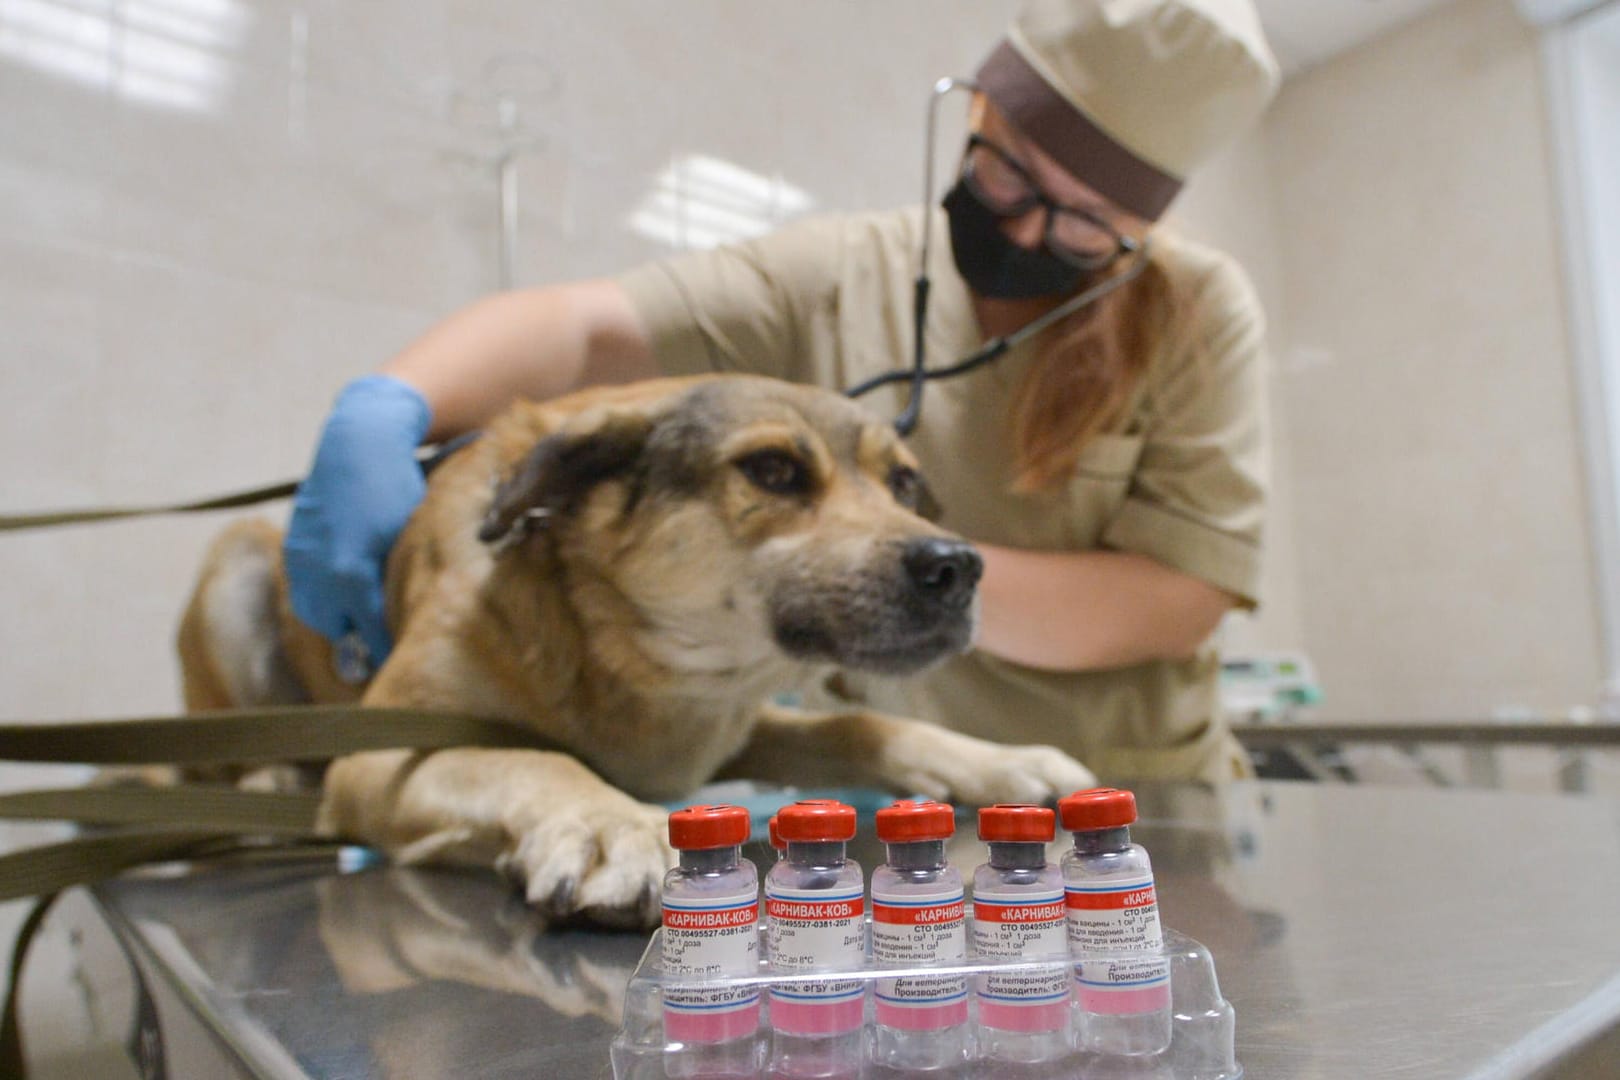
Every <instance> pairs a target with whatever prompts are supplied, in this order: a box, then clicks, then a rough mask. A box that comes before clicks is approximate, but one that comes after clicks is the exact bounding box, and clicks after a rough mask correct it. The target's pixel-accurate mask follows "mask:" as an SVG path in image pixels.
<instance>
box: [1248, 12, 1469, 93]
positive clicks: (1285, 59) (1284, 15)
mask: <svg viewBox="0 0 1620 1080" xmlns="http://www.w3.org/2000/svg"><path fill="white" fill-rule="evenodd" d="M1254 2H1255V7H1256V8H1258V9H1259V11H1260V21H1261V23H1263V24H1264V26H1265V28H1266V36H1267V38H1269V39H1270V41H1271V48H1272V50H1273V51H1274V52H1275V53H1276V54H1277V59H1278V61H1279V62H1280V63H1281V64H1282V68H1283V73H1284V74H1285V75H1292V74H1294V73H1296V72H1299V71H1301V70H1303V69H1305V68H1308V67H1311V66H1313V65H1315V64H1319V63H1321V62H1322V61H1323V60H1326V59H1327V58H1328V57H1330V56H1333V55H1334V54H1336V53H1340V52H1343V51H1345V50H1346V49H1350V48H1354V47H1355V46H1357V45H1359V44H1361V43H1362V42H1364V41H1368V40H1370V39H1372V38H1374V37H1377V36H1378V35H1379V34H1382V33H1385V32H1387V31H1389V30H1392V29H1394V28H1395V27H1397V26H1399V25H1400V24H1402V23H1404V22H1406V21H1408V20H1410V19H1413V18H1415V17H1417V16H1418V15H1421V14H1423V13H1424V12H1426V11H1428V10H1430V9H1432V8H1437V7H1440V6H1441V5H1442V4H1445V3H1449V2H1450V0H1254Z"/></svg>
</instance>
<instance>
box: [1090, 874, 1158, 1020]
mask: <svg viewBox="0 0 1620 1080" xmlns="http://www.w3.org/2000/svg"><path fill="white" fill-rule="evenodd" d="M1064 896H1065V903H1066V904H1067V906H1068V911H1069V946H1070V948H1071V949H1072V950H1073V951H1074V952H1075V953H1077V954H1081V955H1082V956H1083V955H1084V954H1086V953H1130V952H1144V951H1152V952H1155V953H1157V952H1158V950H1159V949H1161V948H1162V947H1163V945H1164V935H1163V933H1162V932H1161V931H1160V929H1159V902H1158V896H1157V893H1156V892H1155V891H1154V888H1153V877H1152V875H1151V874H1143V875H1141V876H1139V877H1133V878H1125V879H1120V880H1113V881H1106V882H1095V883H1087V884H1082V885H1077V884H1072V883H1071V884H1069V885H1066V886H1065V887H1064ZM1076 978H1077V980H1078V982H1079V988H1080V1005H1081V1007H1082V1008H1084V1009H1086V1010H1087V1011H1088V1012H1101V1013H1127V1012H1146V1011H1149V1010H1151V1009H1156V1008H1160V1007H1163V1006H1164V1005H1165V1004H1167V1003H1168V1002H1169V993H1170V964H1169V961H1168V960H1166V959H1165V958H1164V957H1162V956H1157V955H1155V956H1151V957H1146V956H1144V957H1129V956H1115V957H1106V956H1105V957H1098V958H1096V959H1084V960H1082V961H1081V963H1080V965H1079V967H1078V971H1077V975H1076Z"/></svg>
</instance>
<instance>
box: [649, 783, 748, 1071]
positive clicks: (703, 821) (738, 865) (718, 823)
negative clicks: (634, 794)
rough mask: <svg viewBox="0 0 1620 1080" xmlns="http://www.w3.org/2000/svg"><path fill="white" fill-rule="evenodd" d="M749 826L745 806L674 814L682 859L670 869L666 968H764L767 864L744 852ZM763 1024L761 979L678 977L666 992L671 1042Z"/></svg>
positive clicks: (741, 1032)
mask: <svg viewBox="0 0 1620 1080" xmlns="http://www.w3.org/2000/svg"><path fill="white" fill-rule="evenodd" d="M748 833H749V827H748V811H747V810H745V809H743V808H742V807H740V806H689V807H687V808H686V809H685V810H677V811H675V812H674V813H672V814H670V815H669V842H670V845H671V846H672V847H674V848H675V849H676V850H677V851H679V852H680V862H679V864H678V865H677V866H676V867H675V869H673V870H671V871H670V872H669V873H667V874H665V875H664V892H663V924H664V933H663V954H662V955H663V968H664V973H665V974H666V976H679V975H699V976H705V977H708V976H714V977H724V976H728V975H729V976H738V975H741V976H758V975H759V871H758V870H757V869H755V867H754V864H753V863H752V862H750V861H749V860H748V859H745V858H743V855H742V843H743V841H745V840H747V839H748ZM758 1027H759V990H758V987H757V985H747V986H741V987H735V986H708V987H704V986H690V987H683V986H680V985H678V984H677V985H673V986H670V987H668V988H667V989H666V991H665V993H664V1034H665V1036H666V1038H667V1039H668V1040H669V1041H671V1042H682V1043H718V1042H725V1041H727V1040H730V1039H737V1038H741V1037H743V1036H748V1035H752V1034H753V1033H754V1032H755V1030H757V1029H758Z"/></svg>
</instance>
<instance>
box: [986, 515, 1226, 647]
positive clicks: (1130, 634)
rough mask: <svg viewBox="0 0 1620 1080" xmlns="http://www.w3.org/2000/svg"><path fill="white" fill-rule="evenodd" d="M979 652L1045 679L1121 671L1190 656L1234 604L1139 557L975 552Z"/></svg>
mask: <svg viewBox="0 0 1620 1080" xmlns="http://www.w3.org/2000/svg"><path fill="white" fill-rule="evenodd" d="M979 550H980V552H981V553H982V554H983V555H984V561H985V572H984V579H983V581H982V583H981V584H980V586H979V593H980V602H981V608H980V623H979V636H978V640H977V643H976V644H977V646H978V647H979V648H981V649H983V650H985V651H986V652H988V653H991V654H993V655H995V656H999V657H1001V658H1003V659H1006V660H1012V661H1014V662H1016V663H1020V664H1026V665H1029V666H1031V667H1038V668H1047V669H1051V670H1060V671H1071V670H1091V669H1100V668H1113V667H1124V666H1126V665H1128V664H1136V663H1141V662H1143V661H1145V660H1157V659H1167V658H1176V657H1182V656H1189V655H1191V654H1192V653H1193V652H1194V651H1196V650H1197V648H1198V646H1199V645H1200V644H1201V643H1202V642H1203V641H1204V640H1205V639H1206V638H1208V637H1209V635H1210V634H1211V633H1212V632H1214V629H1215V627H1216V625H1217V624H1218V623H1219V622H1220V619H1221V616H1222V615H1224V614H1225V613H1226V612H1227V611H1228V610H1229V609H1230V608H1231V607H1232V606H1233V604H1234V600H1233V598H1232V596H1231V595H1230V594H1228V593H1226V592H1224V591H1223V590H1221V589H1218V588H1216V587H1215V586H1213V585H1210V584H1209V583H1208V582H1205V581H1202V580H1200V579H1199V578H1194V577H1190V576H1188V575H1186V574H1183V573H1181V572H1180V571H1178V570H1172V569H1171V568H1169V567H1167V566H1165V565H1164V564H1163V563H1160V562H1157V561H1155V560H1153V559H1150V558H1148V557H1146V556H1144V555H1135V554H1130V553H1126V552H1117V551H1083V552H1048V551H1020V550H1017V549H1015V548H1004V547H995V546H992V545H985V544H981V545H979Z"/></svg>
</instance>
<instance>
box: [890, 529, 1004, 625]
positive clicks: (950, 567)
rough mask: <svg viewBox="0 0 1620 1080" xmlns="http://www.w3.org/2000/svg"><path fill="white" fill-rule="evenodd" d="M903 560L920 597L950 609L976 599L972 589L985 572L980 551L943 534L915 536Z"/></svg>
mask: <svg viewBox="0 0 1620 1080" xmlns="http://www.w3.org/2000/svg"><path fill="white" fill-rule="evenodd" d="M900 562H901V565H902V566H904V567H905V570H906V576H907V577H908V579H909V580H910V582H911V586H912V588H913V589H914V590H915V591H916V593H917V595H918V596H919V597H921V598H923V599H924V600H925V601H927V602H929V603H933V604H938V605H939V606H941V607H943V608H946V609H949V610H957V611H960V610H961V609H963V608H965V607H967V606H968V605H969V604H971V603H972V602H973V590H974V589H975V588H976V587H977V586H978V584H979V578H980V577H981V576H982V575H983V574H984V560H983V559H982V558H980V556H979V553H978V552H977V551H975V550H973V548H972V547H970V546H969V545H967V544H965V543H963V542H962V541H960V540H947V539H944V538H942V537H927V538H924V539H919V540H913V541H912V542H911V543H909V544H907V545H906V550H905V553H904V554H903V555H902V556H901V557H900Z"/></svg>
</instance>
